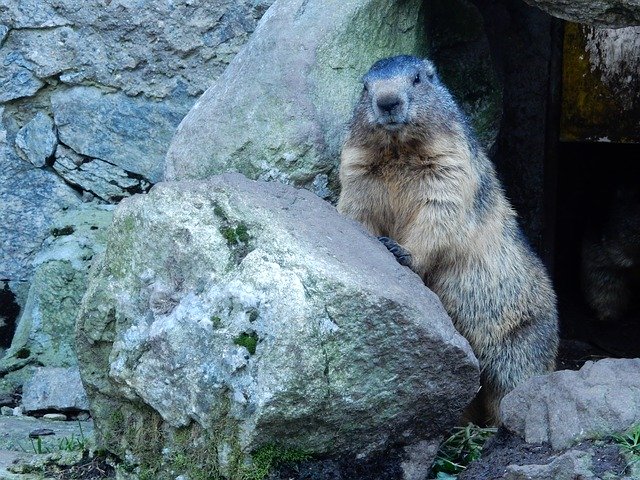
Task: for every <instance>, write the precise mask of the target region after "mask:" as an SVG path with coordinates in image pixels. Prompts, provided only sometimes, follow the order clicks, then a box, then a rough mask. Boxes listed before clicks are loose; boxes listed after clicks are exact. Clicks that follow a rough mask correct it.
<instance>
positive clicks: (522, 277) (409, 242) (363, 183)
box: [338, 56, 558, 423]
mask: <svg viewBox="0 0 640 480" xmlns="http://www.w3.org/2000/svg"><path fill="white" fill-rule="evenodd" d="M363 81H364V88H363V91H362V95H361V97H360V100H359V102H358V104H357V105H356V107H355V112H354V116H353V120H352V121H351V124H350V128H349V132H348V136H347V139H346V141H345V143H344V146H343V150H342V156H341V165H340V181H341V184H342V192H341V195H340V200H339V202H338V209H339V211H340V212H342V213H343V214H345V215H347V216H349V217H351V218H354V219H355V220H358V221H360V222H361V223H363V224H364V225H365V226H366V227H367V228H368V229H369V230H370V231H371V232H372V233H373V234H374V235H377V236H385V237H390V238H392V239H393V240H395V241H396V242H397V243H398V244H399V246H400V247H401V248H402V249H404V250H403V251H406V252H405V253H406V254H408V255H410V257H409V258H410V259H411V268H412V269H413V270H414V271H415V272H416V273H418V274H419V275H421V277H422V278H423V280H424V282H425V284H426V285H427V286H428V287H429V288H430V289H431V290H433V291H434V292H435V293H436V294H438V295H439V297H440V299H441V300H442V303H443V305H444V307H445V308H446V310H447V312H448V313H449V315H450V316H451V318H452V319H453V322H454V324H455V326H456V328H457V329H458V331H459V332H460V333H461V334H462V335H464V336H465V337H466V338H467V340H468V341H469V343H470V344H471V347H472V348H473V350H474V352H475V354H476V356H477V357H478V359H479V361H480V364H481V368H482V389H481V392H480V394H479V395H478V397H477V399H476V401H475V404H474V405H473V406H472V407H470V410H469V412H468V413H469V415H468V416H469V417H470V419H472V420H475V421H476V422H480V423H498V420H499V413H498V407H499V402H500V400H501V399H502V397H503V396H504V395H505V394H506V393H507V392H509V391H510V390H511V389H513V388H514V387H515V386H516V385H517V384H518V383H520V382H522V381H523V380H525V379H527V378H529V377H531V376H533V375H537V374H541V373H545V372H548V371H550V370H552V369H553V368H554V366H555V357H556V352H557V346H558V322H557V313H556V299H555V294H554V292H553V288H552V286H551V282H550V280H549V278H548V276H547V273H546V271H545V269H544V267H543V265H542V264H541V262H540V260H539V259H538V258H537V257H536V255H535V254H534V253H533V252H532V251H531V249H530V247H529V246H528V244H527V242H526V240H525V239H524V237H523V236H522V233H521V231H520V228H519V226H518V224H517V221H516V215H515V213H514V211H513V209H512V208H511V206H510V205H509V203H508V201H507V200H506V198H505V196H504V193H503V191H502V188H501V186H500V183H499V181H498V180H497V178H496V175H495V172H494V168H493V165H492V163H491V162H490V161H489V159H488V158H487V156H486V154H485V153H484V151H482V149H481V148H480V147H479V146H478V144H477V142H476V141H475V139H474V136H473V134H472V132H471V130H470V128H469V127H468V124H467V121H466V119H465V117H464V115H463V114H462V112H461V111H460V109H459V108H458V106H457V105H456V103H455V101H454V100H453V97H452V96H451V94H450V93H449V91H448V90H447V88H446V87H445V86H444V85H442V83H441V82H440V80H439V78H438V76H437V74H436V72H435V68H434V66H433V64H432V63H431V62H429V61H428V60H421V59H418V58H415V57H409V56H399V57H392V58H389V59H384V60H381V61H379V62H377V63H376V64H374V65H373V67H372V68H371V70H370V71H369V73H367V74H366V75H365V76H364V78H363ZM380 98H382V99H383V101H382V102H381V104H382V107H381V106H380ZM385 109H386V110H385Z"/></svg>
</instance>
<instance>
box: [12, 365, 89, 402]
mask: <svg viewBox="0 0 640 480" xmlns="http://www.w3.org/2000/svg"><path fill="white" fill-rule="evenodd" d="M22 405H23V407H24V409H25V411H26V412H35V411H41V410H56V411H66V410H73V411H76V410H89V401H88V400H87V395H86V394H85V393H84V388H83V387H82V381H81V380H80V372H79V371H78V368H77V367H74V368H52V367H46V368H38V369H36V371H35V373H34V375H33V377H32V378H31V379H29V381H28V382H26V383H25V384H24V388H23V391H22Z"/></svg>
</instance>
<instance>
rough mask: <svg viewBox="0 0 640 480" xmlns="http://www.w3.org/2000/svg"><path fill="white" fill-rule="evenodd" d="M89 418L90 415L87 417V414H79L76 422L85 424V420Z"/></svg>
mask: <svg viewBox="0 0 640 480" xmlns="http://www.w3.org/2000/svg"><path fill="white" fill-rule="evenodd" d="M90 418H91V415H89V412H80V413H79V414H78V415H77V416H76V420H79V421H81V422H86V421H87V420H89V419H90Z"/></svg>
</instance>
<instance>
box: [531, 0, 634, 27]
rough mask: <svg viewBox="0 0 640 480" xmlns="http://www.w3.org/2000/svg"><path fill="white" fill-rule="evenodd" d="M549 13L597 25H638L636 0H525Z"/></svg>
mask: <svg viewBox="0 0 640 480" xmlns="http://www.w3.org/2000/svg"><path fill="white" fill-rule="evenodd" d="M525 1H526V2H527V3H528V4H530V5H534V6H536V7H539V8H541V9H542V10H545V11H546V12H548V13H550V14H551V15H553V16H555V17H559V18H564V19H565V20H569V21H571V22H578V23H587V24H589V25H594V26H597V27H610V28H620V27H628V26H632V25H640V2H639V1H638V0H596V1H593V0H578V1H576V0H525Z"/></svg>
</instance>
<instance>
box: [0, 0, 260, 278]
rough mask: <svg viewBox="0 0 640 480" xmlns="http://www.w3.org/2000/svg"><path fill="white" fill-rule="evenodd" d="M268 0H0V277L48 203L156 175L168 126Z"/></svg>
mask: <svg viewBox="0 0 640 480" xmlns="http://www.w3.org/2000/svg"><path fill="white" fill-rule="evenodd" d="M271 2H272V0H241V1H234V0H215V1H207V0H176V1H172V2H163V1H155V0H154V1H150V2H145V4H144V8H140V2H137V1H135V0H118V1H113V2H111V1H108V2H105V1H103V0H88V1H83V2H78V1H77V0H18V1H11V2H1V4H0V164H1V166H2V172H0V180H2V183H1V184H0V200H1V201H2V202H3V206H6V207H5V208H6V211H7V213H6V216H5V212H4V211H3V224H2V225H0V242H2V254H1V256H0V278H2V279H8V280H10V281H12V282H16V281H20V282H24V281H29V280H30V278H31V275H32V273H33V267H32V266H31V262H32V260H33V258H34V256H35V254H36V251H37V249H38V245H39V244H40V243H41V242H42V241H43V240H44V238H45V237H46V235H47V231H48V229H49V227H50V226H51V222H52V219H53V217H54V215H55V213H56V212H58V211H60V210H62V209H64V208H67V207H72V206H75V205H77V204H79V203H80V199H81V198H84V199H85V200H88V199H92V198H94V197H97V198H98V199H100V200H102V201H106V202H117V201H119V200H120V199H121V198H123V197H126V196H128V195H131V194H133V193H137V192H144V191H146V190H147V189H148V188H149V186H150V185H151V184H152V183H154V182H157V181H158V180H159V179H160V176H161V173H162V169H163V162H164V155H165V152H166V149H167V147H168V145H169V142H170V139H171V137H172V135H173V133H174V129H175V127H176V126H177V125H178V123H179V122H180V120H181V119H182V117H183V116H184V114H185V113H186V112H187V111H188V110H189V108H190V107H191V106H192V105H193V103H194V102H195V100H196V98H197V97H198V96H199V95H200V94H201V93H202V92H203V91H204V90H205V89H206V88H207V87H208V86H209V85H210V84H211V83H212V82H214V81H215V79H216V78H217V77H218V76H219V75H220V74H221V73H222V71H223V70H224V69H225V68H226V66H227V64H228V63H229V62H230V60H231V59H232V58H233V57H234V56H235V54H236V52H237V51H238V50H239V48H240V46H241V45H242V44H244V43H245V41H246V40H247V38H248V36H249V34H250V33H251V32H252V31H253V30H254V28H255V27H256V24H257V22H258V20H259V19H260V17H261V16H262V15H263V14H264V12H265V11H266V10H267V8H268V7H269V6H270V4H271ZM46 118H49V119H54V120H55V125H56V127H57V129H58V130H59V132H60V136H61V140H62V146H63V147H64V148H62V147H60V148H59V150H60V153H59V154H58V155H57V157H56V158H57V161H56V164H54V165H53V167H54V168H53V169H42V167H44V166H45V161H46V160H49V159H51V160H53V156H52V155H53V152H52V151H51V148H52V145H53V147H55V142H53V141H52V140H53V139H52V136H51V135H50V134H49V133H48V128H49V126H50V125H47V126H46V128H45V126H44V123H45V119H46ZM34 122H35V123H34ZM47 123H48V122H47ZM36 127H37V128H36ZM78 159H80V161H79V162H78V161H77V160H78Z"/></svg>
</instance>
